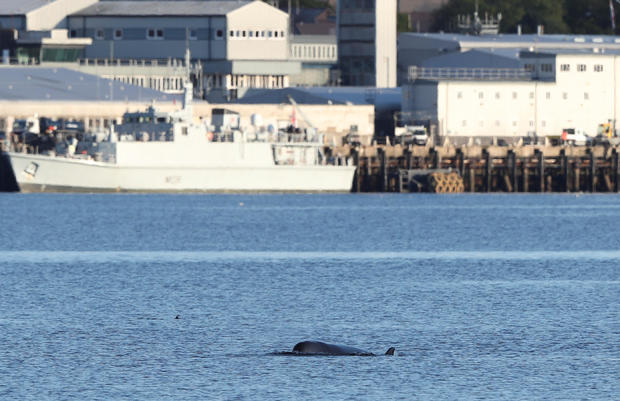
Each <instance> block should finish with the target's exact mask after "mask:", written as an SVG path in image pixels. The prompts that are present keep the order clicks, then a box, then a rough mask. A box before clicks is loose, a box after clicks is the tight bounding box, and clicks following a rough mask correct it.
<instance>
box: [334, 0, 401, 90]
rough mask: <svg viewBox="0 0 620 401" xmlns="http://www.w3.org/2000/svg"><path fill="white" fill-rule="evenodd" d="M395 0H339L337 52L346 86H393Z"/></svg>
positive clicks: (394, 70) (343, 81)
mask: <svg viewBox="0 0 620 401" xmlns="http://www.w3.org/2000/svg"><path fill="white" fill-rule="evenodd" d="M396 13H397V1H396V0H340V1H339V2H338V9H337V20H338V48H339V49H338V52H339V60H340V62H339V65H340V72H341V79H342V84H343V85H345V86H376V87H378V88H393V87H395V86H396Z"/></svg>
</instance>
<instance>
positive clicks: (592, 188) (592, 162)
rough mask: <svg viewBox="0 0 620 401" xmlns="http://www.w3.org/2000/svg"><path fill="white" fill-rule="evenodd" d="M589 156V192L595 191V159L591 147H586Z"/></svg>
mask: <svg viewBox="0 0 620 401" xmlns="http://www.w3.org/2000/svg"><path fill="white" fill-rule="evenodd" d="M588 153H589V157H590V192H596V159H595V158H594V152H593V151H592V149H588Z"/></svg>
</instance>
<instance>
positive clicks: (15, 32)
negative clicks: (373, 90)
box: [0, 0, 338, 100]
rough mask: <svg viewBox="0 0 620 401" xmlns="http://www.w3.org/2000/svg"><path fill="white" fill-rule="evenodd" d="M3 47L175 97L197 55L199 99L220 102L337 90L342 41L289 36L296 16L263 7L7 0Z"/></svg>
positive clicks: (244, 2)
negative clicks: (291, 90)
mask: <svg viewBox="0 0 620 401" xmlns="http://www.w3.org/2000/svg"><path fill="white" fill-rule="evenodd" d="M44 15H48V16H49V19H48V20H44V19H43V18H42V17H41V16H44ZM0 47H1V48H2V49H3V50H10V57H11V58H12V59H13V60H14V61H17V62H18V63H20V64H39V63H49V62H54V63H59V62H62V63H64V64H65V65H63V67H66V68H71V69H75V70H78V71H81V72H86V73H92V74H97V75H100V76H102V77H105V78H110V79H115V80H119V81H122V82H124V83H128V84H135V85H141V86H144V87H148V88H153V89H157V90H162V91H166V92H168V93H180V92H181V91H182V80H183V78H184V76H185V75H187V67H188V66H187V64H186V62H185V54H186V51H187V50H189V51H190V55H191V65H190V66H189V67H191V73H192V77H193V80H194V87H195V88H197V94H199V95H201V96H202V97H205V98H208V96H207V95H208V94H211V95H213V98H214V99H217V100H234V99H235V98H237V97H240V96H241V95H242V94H243V92H244V91H245V90H247V88H284V87H288V86H291V85H325V84H329V83H330V82H331V81H332V76H331V75H330V70H331V69H332V67H333V66H335V65H336V63H337V60H338V53H337V42H336V37H335V35H332V36H329V35H328V36H321V35H307V36H305V35H298V36H289V16H288V14H287V13H285V12H282V11H280V10H279V9H277V8H275V7H272V6H271V5H269V4H267V3H264V2H262V1H258V0H256V1H248V0H239V1H237V0H235V1H221V0H220V1H113V2H105V1H97V0H77V1H68V0H53V1H48V0H29V1H25V2H24V1H18V0H5V1H3V2H0ZM50 49H53V50H50ZM3 55H5V54H3ZM5 56H6V55H5Z"/></svg>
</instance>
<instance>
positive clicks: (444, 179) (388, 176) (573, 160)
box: [329, 144, 620, 193]
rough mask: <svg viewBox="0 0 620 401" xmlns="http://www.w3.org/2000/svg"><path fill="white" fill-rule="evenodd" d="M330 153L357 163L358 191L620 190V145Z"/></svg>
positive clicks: (346, 149) (375, 149)
mask: <svg viewBox="0 0 620 401" xmlns="http://www.w3.org/2000/svg"><path fill="white" fill-rule="evenodd" d="M329 152H331V155H332V156H334V157H346V158H349V160H351V161H352V163H354V164H355V165H356V166H357V170H356V174H355V177H354V182H353V187H352V191H353V192H506V193H509V192H520V193H527V192H610V193H617V192H618V191H619V190H620V163H619V156H620V146H618V145H616V146H612V145H610V144H600V145H596V146H588V147H586V146H568V145H564V146H551V145H520V146H493V145H491V146H475V145H474V146H471V145H470V146H453V145H447V146H412V145H409V146H401V145H396V146H384V145H379V146H358V147H351V146H337V147H333V148H330V149H329ZM440 178H441V179H440Z"/></svg>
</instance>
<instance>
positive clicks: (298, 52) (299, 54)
mask: <svg viewBox="0 0 620 401" xmlns="http://www.w3.org/2000/svg"><path fill="white" fill-rule="evenodd" d="M291 52H292V53H293V57H295V58H306V59H308V58H319V59H325V58H332V59H335V58H336V46H335V45H332V46H325V45H295V46H293V47H292V49H291Z"/></svg>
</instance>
